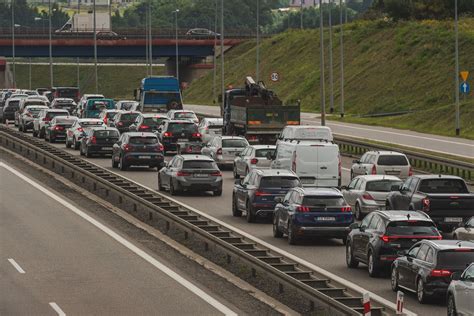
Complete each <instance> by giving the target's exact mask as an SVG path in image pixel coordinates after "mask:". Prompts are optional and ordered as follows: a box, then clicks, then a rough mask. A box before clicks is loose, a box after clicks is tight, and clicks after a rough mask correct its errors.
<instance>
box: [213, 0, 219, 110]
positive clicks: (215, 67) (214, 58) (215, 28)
mask: <svg viewBox="0 0 474 316" xmlns="http://www.w3.org/2000/svg"><path fill="white" fill-rule="evenodd" d="M214 5H215V12H214V56H213V66H214V67H213V68H214V69H213V70H214V76H213V78H212V103H214V104H215V103H216V79H217V65H216V47H217V22H218V21H217V9H218V6H217V0H215V1H214Z"/></svg>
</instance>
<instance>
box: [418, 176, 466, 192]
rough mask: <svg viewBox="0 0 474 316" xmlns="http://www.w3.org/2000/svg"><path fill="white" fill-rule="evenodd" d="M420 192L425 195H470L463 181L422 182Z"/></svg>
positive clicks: (433, 180) (427, 180)
mask: <svg viewBox="0 0 474 316" xmlns="http://www.w3.org/2000/svg"><path fill="white" fill-rule="evenodd" d="M419 191H421V192H424V193H469V191H468V190H467V187H466V184H465V183H464V181H463V180H461V179H425V180H421V183H420V187H419Z"/></svg>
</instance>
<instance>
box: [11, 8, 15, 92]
mask: <svg viewBox="0 0 474 316" xmlns="http://www.w3.org/2000/svg"><path fill="white" fill-rule="evenodd" d="M11 6H12V7H11V9H12V57H13V87H14V88H16V60H15V9H14V2H13V0H12V2H11Z"/></svg>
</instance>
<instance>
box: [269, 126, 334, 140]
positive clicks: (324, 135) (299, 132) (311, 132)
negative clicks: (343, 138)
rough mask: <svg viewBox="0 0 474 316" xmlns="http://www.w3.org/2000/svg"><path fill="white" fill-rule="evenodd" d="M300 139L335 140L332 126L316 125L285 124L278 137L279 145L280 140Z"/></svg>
mask: <svg viewBox="0 0 474 316" xmlns="http://www.w3.org/2000/svg"><path fill="white" fill-rule="evenodd" d="M292 140H295V141H298V140H313V141H328V142H332V141H333V140H334V138H333V136H332V131H331V128H329V127H327V126H316V125H288V126H285V128H284V129H283V131H282V132H281V134H280V135H279V136H278V138H277V145H278V144H279V143H280V142H287V141H292Z"/></svg>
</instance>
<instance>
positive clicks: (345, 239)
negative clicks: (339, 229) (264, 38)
mask: <svg viewBox="0 0 474 316" xmlns="http://www.w3.org/2000/svg"><path fill="white" fill-rule="evenodd" d="M341 242H342V244H343V245H344V246H345V245H346V244H347V236H346V237H342V238H341Z"/></svg>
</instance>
